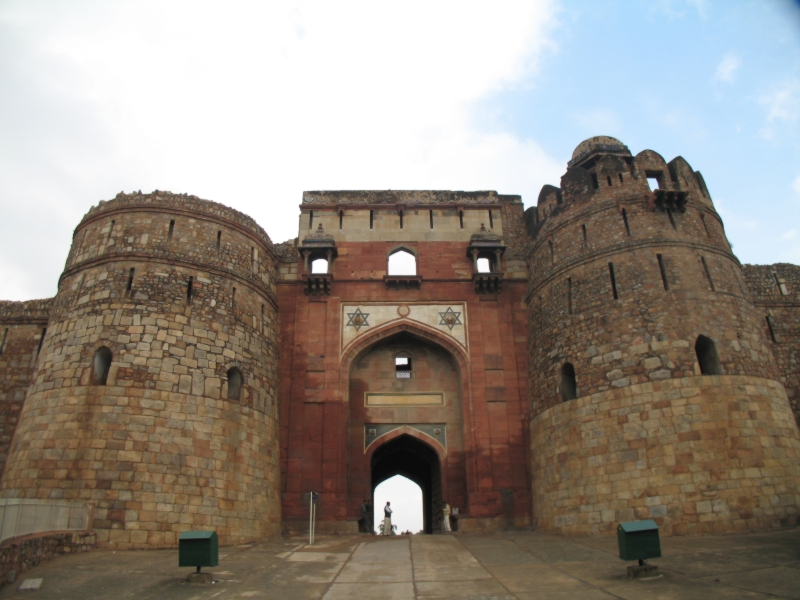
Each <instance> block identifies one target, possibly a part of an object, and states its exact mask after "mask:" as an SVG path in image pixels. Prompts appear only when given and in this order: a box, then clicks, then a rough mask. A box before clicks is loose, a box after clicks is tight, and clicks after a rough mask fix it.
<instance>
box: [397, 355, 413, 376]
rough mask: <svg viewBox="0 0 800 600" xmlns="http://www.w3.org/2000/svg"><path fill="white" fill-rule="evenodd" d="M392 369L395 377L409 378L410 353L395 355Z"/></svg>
mask: <svg viewBox="0 0 800 600" xmlns="http://www.w3.org/2000/svg"><path fill="white" fill-rule="evenodd" d="M394 371H395V377H397V379H411V355H410V354H409V353H408V352H401V353H400V354H396V355H395V357H394Z"/></svg>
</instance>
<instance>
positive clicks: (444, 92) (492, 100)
mask: <svg viewBox="0 0 800 600" xmlns="http://www.w3.org/2000/svg"><path fill="white" fill-rule="evenodd" d="M799 129H800V9H798V6H797V4H796V3H794V2H791V1H790V0H758V1H755V0H754V1H746V0H736V1H731V0H716V1H712V0H652V1H645V0H625V1H622V0H620V1H615V0H604V1H603V2H597V1H596V0H593V1H589V0H570V1H569V2H567V1H560V2H559V1H557V0H552V1H551V0H529V1H527V2H500V1H498V2H494V3H491V4H490V3H478V2H469V1H465V0H462V1H460V2H421V1H420V2H417V1H414V0H408V1H406V2H403V3H394V4H392V3H375V2H337V3H331V2H269V3H256V2H244V1H242V2H236V1H232V2H228V3H226V4H224V5H222V4H218V3H211V2H203V1H200V0H195V1H192V2H189V1H188V0H186V1H184V0H174V1H172V2H155V1H148V0H140V1H137V2H128V1H118V2H100V1H88V0H74V1H72V2H69V3H63V2H56V1H50V2H44V1H39V2H36V1H20V0H0V173H2V177H0V214H1V215H2V219H0V298H5V299H16V300H21V299H27V298H39V297H47V296H52V295H54V294H55V292H56V283H57V280H58V276H59V274H60V272H61V269H62V268H63V265H64V261H65V259H66V255H67V252H68V250H69V244H70V240H71V235H72V230H73V229H74V227H75V226H76V225H77V224H78V222H79V221H80V219H81V217H82V216H83V215H84V214H85V213H86V212H87V211H88V210H89V208H90V207H91V206H92V205H94V204H96V203H97V202H98V201H99V200H102V199H110V198H113V197H114V195H115V194H116V193H117V192H119V191H120V190H125V191H133V190H138V189H142V190H143V191H150V190H153V189H167V190H171V191H173V192H187V193H191V194H196V195H198V196H200V197H203V198H207V199H211V200H216V201H218V202H222V203H224V204H227V205H229V206H233V207H234V208H237V209H239V210H241V211H243V212H245V213H247V214H249V215H251V216H252V217H254V218H255V219H256V220H257V221H258V222H259V223H260V224H261V225H262V226H263V227H264V228H265V229H266V230H267V232H268V233H269V234H270V236H271V238H272V239H273V241H275V242H280V241H283V240H285V239H288V238H291V237H294V236H295V235H296V229H297V216H298V205H299V203H300V201H301V196H302V192H303V190H314V189H457V190H463V189H467V190H469V189H495V190H497V191H499V192H501V193H507V194H521V195H522V196H523V200H524V202H525V203H526V204H527V205H528V206H530V205H533V204H534V203H535V201H536V197H537V195H538V191H539V189H540V188H541V186H542V185H543V184H545V183H552V184H556V185H557V184H558V182H559V178H560V176H561V174H562V173H563V172H564V170H565V168H566V162H567V160H568V159H569V158H570V155H571V153H572V150H573V149H574V147H575V146H577V145H578V144H579V143H580V142H581V141H582V140H584V139H585V138H587V137H591V136H594V135H612V136H614V137H618V138H619V139H621V140H622V141H623V142H625V143H626V144H627V145H628V146H629V147H630V149H631V151H633V152H634V153H638V152H640V151H641V150H643V149H645V148H651V149H653V150H655V151H657V152H659V153H661V154H662V155H663V156H664V158H666V159H667V160H670V159H672V158H673V157H675V156H677V155H681V156H683V157H684V158H686V159H687V160H688V161H689V163H690V164H691V165H692V166H693V167H694V168H695V169H698V170H700V171H701V172H702V173H703V175H704V177H705V179H706V182H707V183H708V186H709V189H710V191H711V194H712V197H713V199H714V202H715V204H716V206H717V209H718V211H719V212H720V214H721V215H722V217H723V219H724V221H725V225H726V230H727V233H728V236H729V238H730V239H731V241H732V242H733V244H734V251H735V253H736V254H737V255H738V256H739V258H740V259H741V260H742V262H751V263H773V262H794V263H800V130H799Z"/></svg>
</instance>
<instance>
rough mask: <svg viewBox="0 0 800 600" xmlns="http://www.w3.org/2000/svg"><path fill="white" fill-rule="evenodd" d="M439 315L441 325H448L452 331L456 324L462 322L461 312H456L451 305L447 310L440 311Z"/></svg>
mask: <svg viewBox="0 0 800 600" xmlns="http://www.w3.org/2000/svg"><path fill="white" fill-rule="evenodd" d="M439 316H440V317H441V320H440V321H439V325H446V326H447V327H448V329H450V331H453V327H455V326H456V325H461V324H462V323H461V321H460V320H459V317H460V316H461V313H460V312H455V311H454V310H453V308H452V307H451V306H448V307H447V310H446V311H444V312H440V313H439Z"/></svg>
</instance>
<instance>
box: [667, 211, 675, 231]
mask: <svg viewBox="0 0 800 600" xmlns="http://www.w3.org/2000/svg"><path fill="white" fill-rule="evenodd" d="M667 216H669V222H670V225H672V228H673V229H674V230H675V231H678V226H677V225H676V224H675V217H673V216H672V209H670V208H668V209H667Z"/></svg>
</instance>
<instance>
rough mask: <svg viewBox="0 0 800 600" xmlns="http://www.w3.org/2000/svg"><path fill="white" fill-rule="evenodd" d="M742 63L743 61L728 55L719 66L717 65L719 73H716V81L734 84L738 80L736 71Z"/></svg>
mask: <svg viewBox="0 0 800 600" xmlns="http://www.w3.org/2000/svg"><path fill="white" fill-rule="evenodd" d="M741 62H742V61H741V60H739V58H738V57H737V56H735V55H734V54H727V55H726V56H725V58H723V59H722V61H721V62H720V63H719V65H717V71H716V72H715V73H714V80H715V81H724V82H726V83H733V81H734V80H735V79H736V71H737V69H738V68H739V65H740V64H741Z"/></svg>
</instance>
